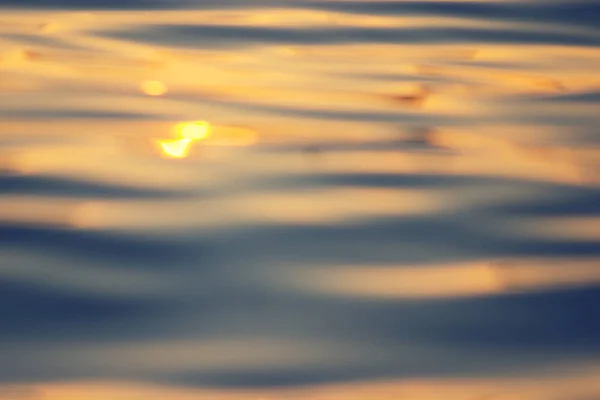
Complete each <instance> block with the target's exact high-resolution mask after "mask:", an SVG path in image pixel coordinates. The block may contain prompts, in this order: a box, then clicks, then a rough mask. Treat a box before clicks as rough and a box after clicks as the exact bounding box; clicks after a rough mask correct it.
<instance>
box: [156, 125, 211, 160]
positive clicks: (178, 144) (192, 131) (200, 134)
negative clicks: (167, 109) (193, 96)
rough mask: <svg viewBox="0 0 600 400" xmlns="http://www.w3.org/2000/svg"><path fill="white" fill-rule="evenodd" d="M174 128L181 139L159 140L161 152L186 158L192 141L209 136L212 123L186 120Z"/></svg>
mask: <svg viewBox="0 0 600 400" xmlns="http://www.w3.org/2000/svg"><path fill="white" fill-rule="evenodd" d="M173 130H174V133H175V135H176V136H177V137H180V139H170V140H158V141H157V142H158V145H159V146H160V149H161V154H162V155H163V156H166V157H170V158H185V157H187V156H188V153H189V150H190V146H191V144H192V142H194V141H195V140H203V139H206V138H207V137H208V135H209V130H210V125H209V123H208V122H206V121H197V122H184V123H180V124H177V125H175V127H174V128H173Z"/></svg>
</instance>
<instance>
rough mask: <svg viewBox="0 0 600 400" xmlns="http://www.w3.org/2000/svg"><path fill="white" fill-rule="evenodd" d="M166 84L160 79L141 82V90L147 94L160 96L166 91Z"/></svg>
mask: <svg viewBox="0 0 600 400" xmlns="http://www.w3.org/2000/svg"><path fill="white" fill-rule="evenodd" d="M167 90H168V89H167V85H165V84H164V83H162V82H160V81H144V82H142V91H143V92H144V93H146V94H147V95H149V96H162V95H163V94H165V93H167Z"/></svg>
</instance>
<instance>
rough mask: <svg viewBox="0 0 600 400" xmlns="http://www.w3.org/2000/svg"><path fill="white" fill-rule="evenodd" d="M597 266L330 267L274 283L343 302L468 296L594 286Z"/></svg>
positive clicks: (599, 278)
mask: <svg viewBox="0 0 600 400" xmlns="http://www.w3.org/2000/svg"><path fill="white" fill-rule="evenodd" d="M597 263H598V260H597V259H582V260H545V259H531V260H527V259H524V260H499V261H479V262H471V263H462V264H448V265H433V266H427V265H424V266H410V265H408V266H403V265H399V266H389V267H379V266H364V267H343V266H331V267H321V268H312V269H302V270H301V271H297V270H295V271H289V272H287V273H284V277H283V279H282V282H279V283H283V284H284V285H286V286H288V287H295V288H298V289H300V290H302V291H309V292H317V293H323V294H327V295H332V294H333V295H337V296H345V297H346V296H347V297H370V298H394V299H421V298H444V297H469V296H482V295H490V294H497V293H506V292H514V291H531V290H544V289H552V288H557V287H572V286H580V285H589V284H600V269H598V267H597Z"/></svg>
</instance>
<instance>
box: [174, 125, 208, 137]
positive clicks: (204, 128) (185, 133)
mask: <svg viewBox="0 0 600 400" xmlns="http://www.w3.org/2000/svg"><path fill="white" fill-rule="evenodd" d="M209 128H210V125H209V124H208V122H206V121H197V122H185V123H182V124H179V125H177V127H176V129H177V133H178V136H180V137H182V138H183V139H189V140H202V139H205V138H207V137H208V133H209Z"/></svg>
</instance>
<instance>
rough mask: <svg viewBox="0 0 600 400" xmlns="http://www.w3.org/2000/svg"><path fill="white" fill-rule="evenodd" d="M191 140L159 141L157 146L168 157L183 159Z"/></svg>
mask: <svg viewBox="0 0 600 400" xmlns="http://www.w3.org/2000/svg"><path fill="white" fill-rule="evenodd" d="M190 143H192V140H191V139H178V140H160V141H159V144H160V147H161V148H162V150H163V151H164V153H165V154H166V155H167V156H168V157H173V158H185V157H186V156H187V154H188V151H189V146H190Z"/></svg>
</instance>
